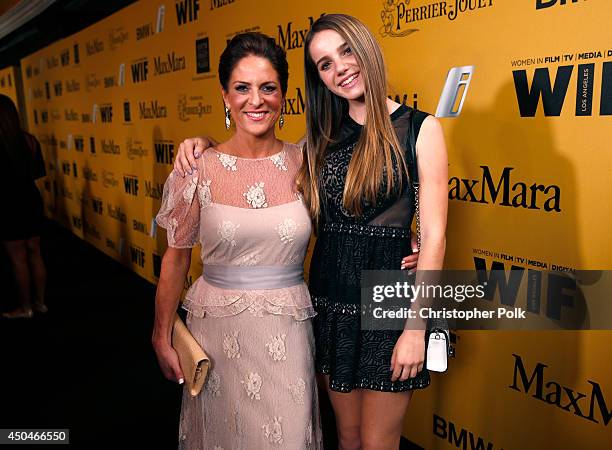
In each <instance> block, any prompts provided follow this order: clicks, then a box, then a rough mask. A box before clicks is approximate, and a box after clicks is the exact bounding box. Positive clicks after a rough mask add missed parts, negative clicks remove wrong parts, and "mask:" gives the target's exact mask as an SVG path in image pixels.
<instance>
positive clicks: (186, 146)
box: [174, 136, 216, 177]
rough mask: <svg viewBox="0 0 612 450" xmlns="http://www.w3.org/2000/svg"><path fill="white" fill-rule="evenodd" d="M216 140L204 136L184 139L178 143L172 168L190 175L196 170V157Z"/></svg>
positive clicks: (183, 174) (182, 174) (182, 173)
mask: <svg viewBox="0 0 612 450" xmlns="http://www.w3.org/2000/svg"><path fill="white" fill-rule="evenodd" d="M215 144H216V142H215V141H214V140H213V139H211V138H209V137H206V136H197V137H193V138H188V139H185V140H184V141H183V142H181V145H179V149H178V153H177V154H176V158H174V169H175V170H176V171H177V172H178V173H179V174H180V175H181V176H182V177H184V176H185V174H186V173H188V174H189V175H191V174H192V173H193V171H195V170H197V167H198V163H197V159H198V158H199V157H200V156H201V155H202V153H204V150H206V149H207V148H209V147H212V146H213V145H215Z"/></svg>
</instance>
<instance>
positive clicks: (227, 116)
mask: <svg viewBox="0 0 612 450" xmlns="http://www.w3.org/2000/svg"><path fill="white" fill-rule="evenodd" d="M231 124H232V122H231V120H230V110H229V108H228V107H227V106H225V129H226V130H229V129H230V125H231Z"/></svg>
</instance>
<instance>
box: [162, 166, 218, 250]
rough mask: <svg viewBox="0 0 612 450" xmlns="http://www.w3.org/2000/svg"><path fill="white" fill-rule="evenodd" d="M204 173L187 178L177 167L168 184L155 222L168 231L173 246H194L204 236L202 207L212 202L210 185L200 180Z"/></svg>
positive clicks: (169, 240)
mask: <svg viewBox="0 0 612 450" xmlns="http://www.w3.org/2000/svg"><path fill="white" fill-rule="evenodd" d="M201 172H202V170H199V171H198V172H196V173H194V174H193V175H187V176H185V178H183V177H181V176H180V175H178V174H177V173H176V171H175V170H173V171H172V172H171V173H170V175H169V176H168V179H167V180H166V183H165V184H164V193H163V196H162V204H161V208H160V209H159V212H158V213H157V217H156V218H155V221H156V222H157V224H158V225H159V226H161V227H163V228H165V229H166V230H167V231H168V246H170V247H174V248H190V247H194V246H195V245H196V244H197V243H198V241H199V239H200V209H201V208H203V207H205V206H208V205H209V204H210V188H209V185H208V184H207V183H206V182H202V181H200V178H199V175H198V174H199V173H201Z"/></svg>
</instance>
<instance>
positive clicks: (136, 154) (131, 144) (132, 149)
mask: <svg viewBox="0 0 612 450" xmlns="http://www.w3.org/2000/svg"><path fill="white" fill-rule="evenodd" d="M125 148H126V152H127V156H128V158H129V159H136V158H142V157H144V156H147V155H148V154H149V150H147V149H146V148H143V146H142V141H139V140H137V139H133V138H128V139H127V141H126V143H125Z"/></svg>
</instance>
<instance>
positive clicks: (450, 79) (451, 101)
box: [436, 66, 474, 117]
mask: <svg viewBox="0 0 612 450" xmlns="http://www.w3.org/2000/svg"><path fill="white" fill-rule="evenodd" d="M473 73H474V66H463V67H453V68H452V69H450V70H449V71H448V75H447V76H446V82H445V83H444V88H443V89H442V94H441V95H440V100H439V101H438V108H437V109H436V117H457V116H459V114H461V110H462V109H463V103H464V102H465V97H466V96H467V91H468V87H469V86H470V82H471V81H472V75H473Z"/></svg>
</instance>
